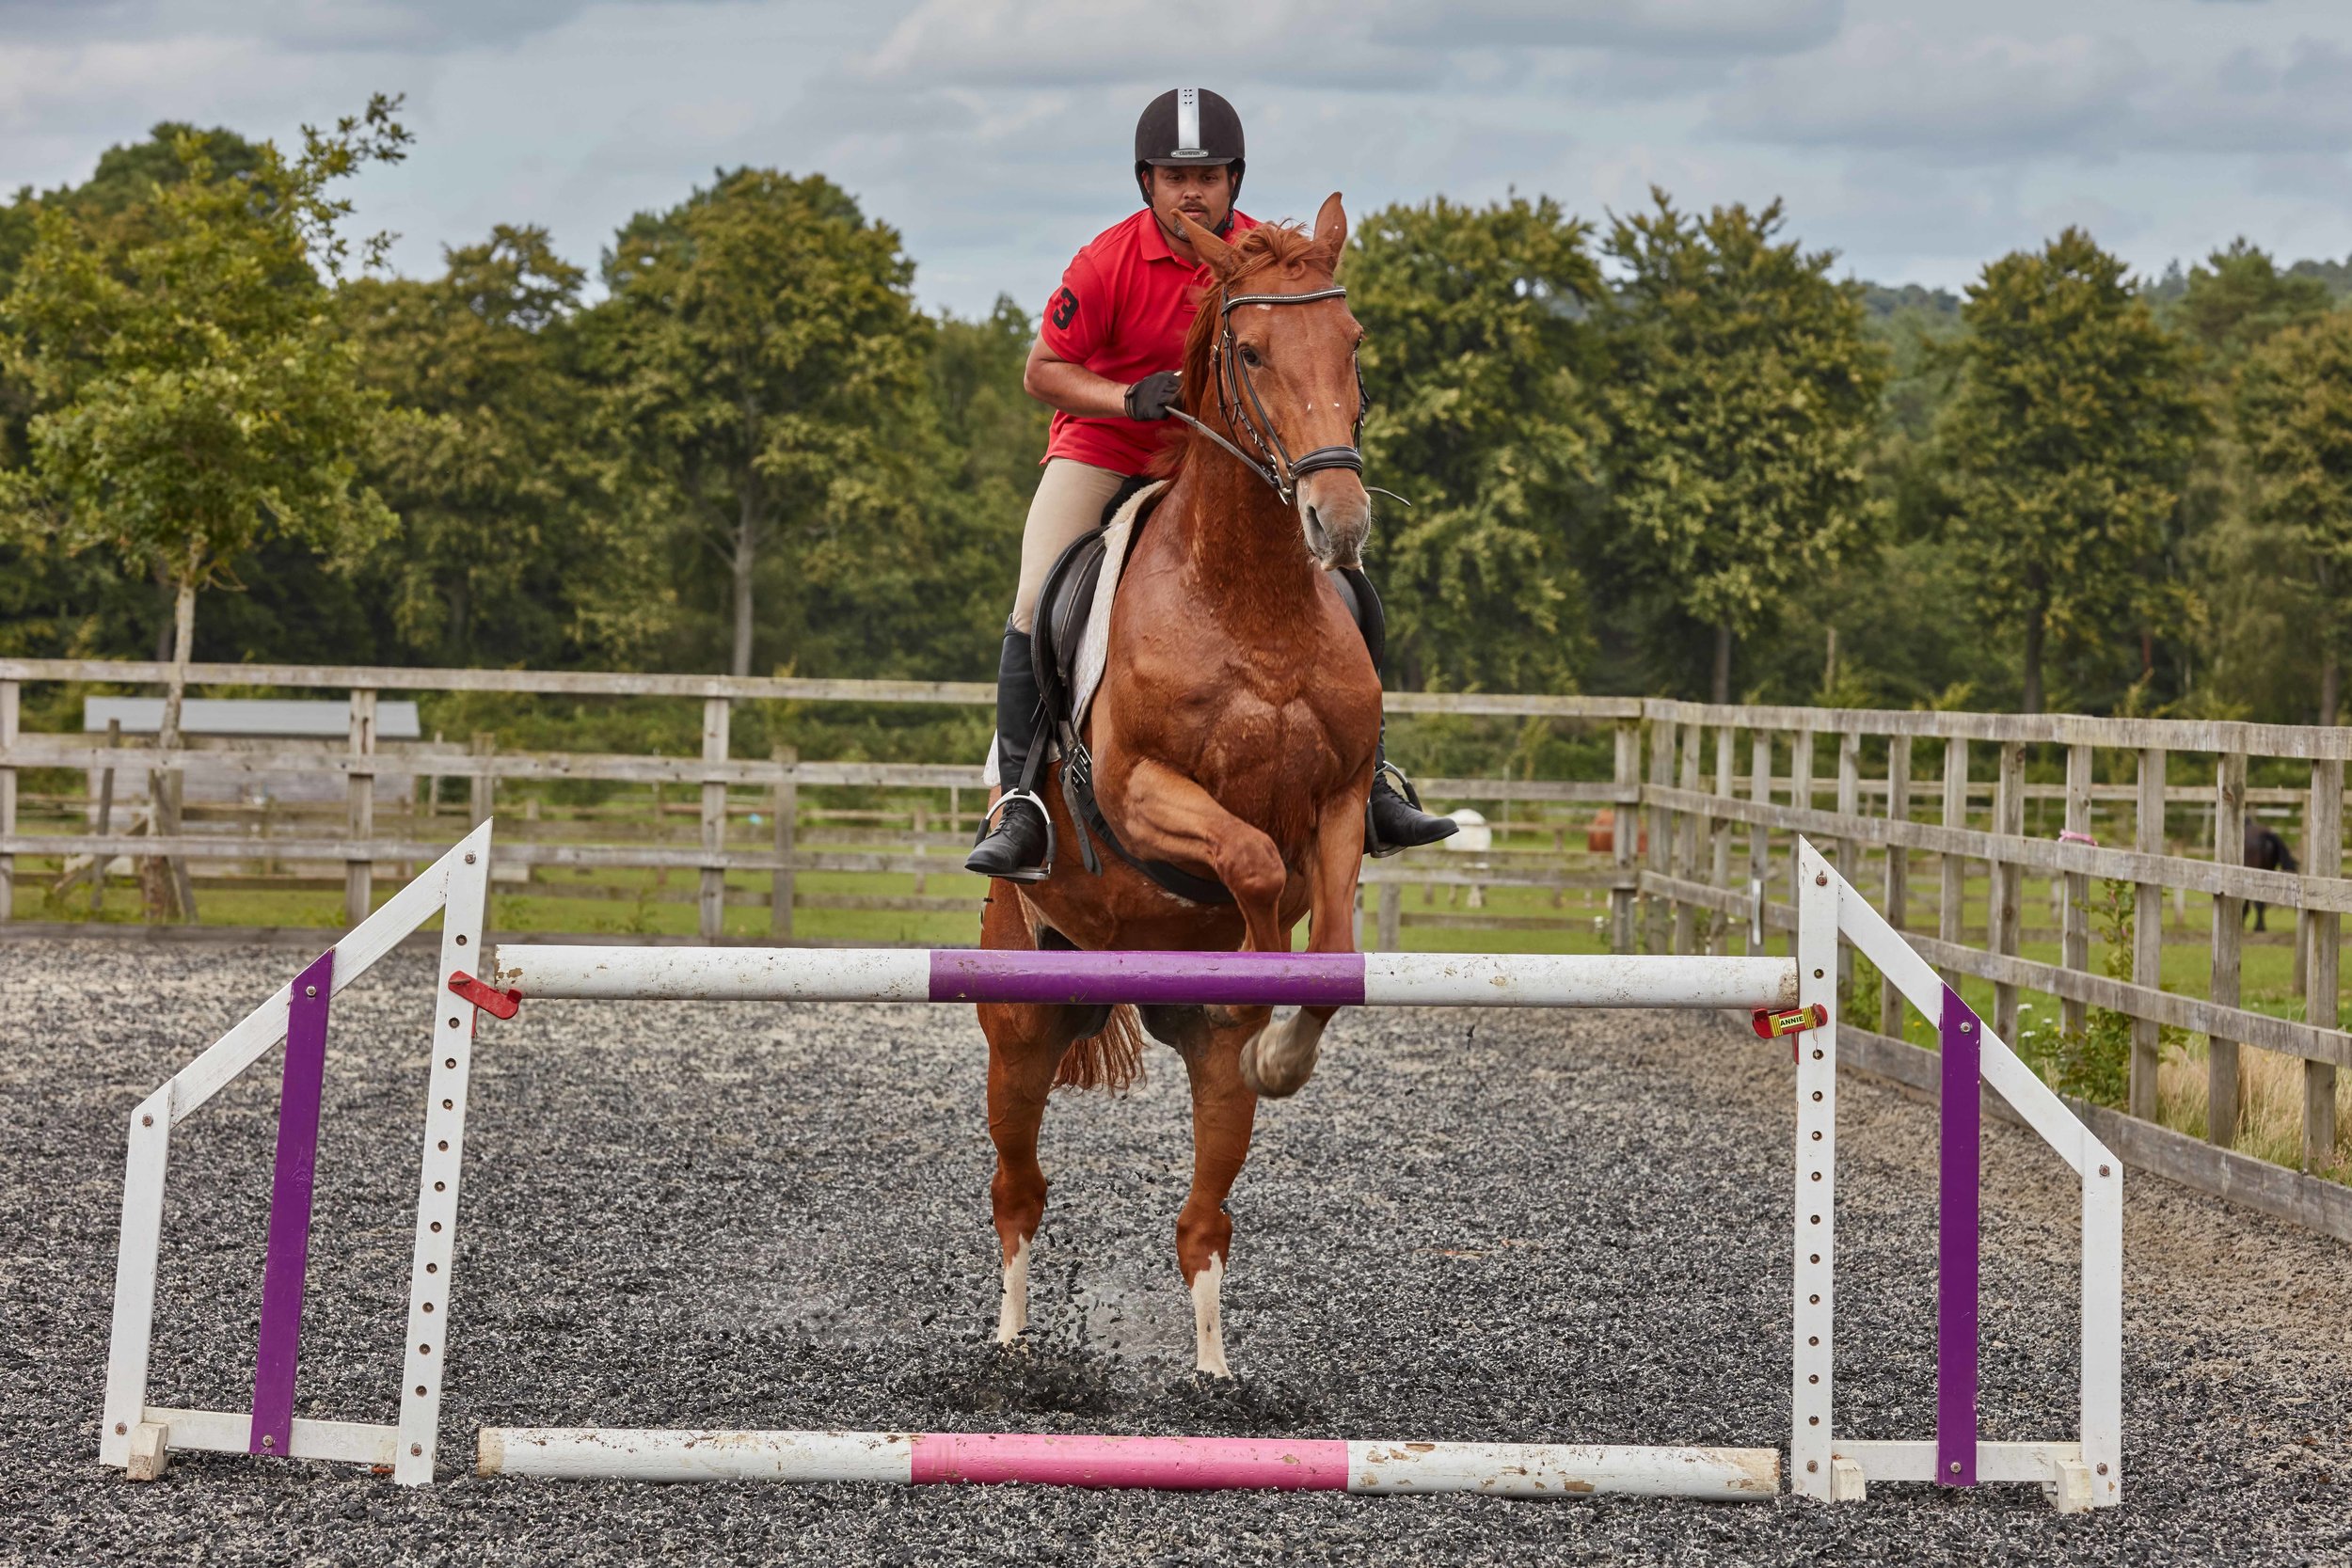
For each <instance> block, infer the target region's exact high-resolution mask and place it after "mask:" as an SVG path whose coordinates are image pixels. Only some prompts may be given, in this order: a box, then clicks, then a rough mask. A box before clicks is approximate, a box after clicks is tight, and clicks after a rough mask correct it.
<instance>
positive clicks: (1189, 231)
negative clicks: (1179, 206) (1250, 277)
mask: <svg viewBox="0 0 2352 1568" xmlns="http://www.w3.org/2000/svg"><path fill="white" fill-rule="evenodd" d="M1176 219H1177V221H1178V222H1179V223H1182V224H1183V225H1184V238H1186V239H1188V240H1190V241H1191V242H1192V250H1193V254H1194V255H1196V256H1198V257H1200V260H1201V261H1202V262H1203V263H1205V264H1206V265H1207V267H1208V269H1209V272H1210V274H1211V275H1212V276H1214V277H1216V280H1217V281H1218V282H1220V283H1221V282H1223V281H1225V279H1227V278H1229V277H1232V276H1233V274H1235V273H1236V272H1239V271H1240V270H1241V259H1240V258H1239V257H1237V256H1235V255H1234V254H1233V247H1232V245H1227V244H1226V243H1225V242H1224V241H1223V240H1220V239H1218V238H1217V237H1216V235H1215V234H1212V233H1210V232H1209V231H1208V230H1206V229H1204V228H1202V227H1201V226H1200V225H1199V224H1197V223H1195V222H1193V221H1192V219H1191V218H1189V217H1187V216H1185V215H1184V214H1182V213H1179V214H1176Z"/></svg>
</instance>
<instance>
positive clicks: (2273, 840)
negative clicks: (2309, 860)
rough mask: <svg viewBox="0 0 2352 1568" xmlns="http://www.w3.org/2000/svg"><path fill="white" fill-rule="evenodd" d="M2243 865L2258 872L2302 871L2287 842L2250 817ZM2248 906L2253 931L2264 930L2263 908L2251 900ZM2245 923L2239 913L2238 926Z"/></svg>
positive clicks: (2243, 915) (2242, 914) (2276, 832)
mask: <svg viewBox="0 0 2352 1568" xmlns="http://www.w3.org/2000/svg"><path fill="white" fill-rule="evenodd" d="M2245 863H2247V864H2248V865H2250V866H2253V867H2254V868H2255V869H2256V870H2258V871H2299V870H2301V869H2302V867H2301V866H2299V865H2297V864H2296V863H2295V851H2294V850H2292V849H2290V848H2288V847H2287V841H2286V840H2285V839H2283V838H2280V836H2279V833H2278V831H2277V830H2276V829H2273V828H2265V827H2264V826H2263V825H2262V824H2261V823H2260V822H2257V821H2255V820H2254V819H2253V818H2252V817H2250V816H2249V817H2248V818H2247V819H2246V862H2245ZM2248 906H2249V908H2250V909H2251V910H2252V911H2254V929H2256V930H2257V931H2260V930H2265V929H2266V928H2267V927H2265V926H2264V925H2263V910H2264V908H2265V906H2264V905H2262V904H2260V903H2256V902H2254V901H2253V900H2251V899H2249V900H2248ZM2245 923H2246V916H2245V914H2244V913H2243V912H2242V911H2241V912H2240V913H2239V915H2238V924H2239V925H2241V926H2242V925H2244V924H2245Z"/></svg>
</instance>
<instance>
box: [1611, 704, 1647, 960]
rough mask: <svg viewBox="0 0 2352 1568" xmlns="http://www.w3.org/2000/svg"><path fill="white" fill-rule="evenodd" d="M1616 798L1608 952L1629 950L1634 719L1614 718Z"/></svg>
mask: <svg viewBox="0 0 2352 1568" xmlns="http://www.w3.org/2000/svg"><path fill="white" fill-rule="evenodd" d="M1615 777H1616V786H1617V798H1616V800H1615V802H1614V803H1613V804H1612V805H1611V806H1610V808H1609V820H1610V822H1611V823H1612V824H1613V829H1612V832H1611V834H1610V840H1609V843H1610V850H1609V863H1610V866H1611V868H1612V870H1613V872H1614V873H1615V876H1616V879H1617V882H1616V885H1615V886H1613V887H1612V888H1610V890H1609V951H1611V952H1612V953H1630V952H1632V951H1633V889H1632V888H1630V887H1629V886H1626V885H1625V884H1626V883H1628V882H1629V881H1630V880H1631V879H1632V877H1633V847H1634V845H1635V844H1636V843H1638V842H1639V835H1640V833H1641V832H1642V812H1641V806H1640V800H1641V795H1642V726H1641V721H1640V720H1638V719H1620V720H1618V721H1617V767H1616V775H1615Z"/></svg>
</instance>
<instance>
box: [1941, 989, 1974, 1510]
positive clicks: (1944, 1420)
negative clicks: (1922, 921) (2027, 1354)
mask: <svg viewBox="0 0 2352 1568" xmlns="http://www.w3.org/2000/svg"><path fill="white" fill-rule="evenodd" d="M1938 1034H1939V1035H1940V1036H1941V1037H1942V1044H1943V1048H1944V1050H1943V1057H1944V1059H1943V1063H1942V1068H1943V1076H1942V1082H1941V1099H1942V1101H1943V1103H1942V1105H1941V1106H1940V1107H1939V1110H1940V1115H1941V1118H1942V1123H1943V1125H1942V1129H1941V1137H1940V1144H1941V1148H1940V1150H1939V1154H1938V1159H1937V1180H1936V1270H1935V1479H1936V1482H1937V1484H1939V1485H1943V1486H1974V1485H1976V1484H1977V1233H1978V1218H1977V1207H1978V1191H1979V1189H1978V1181H1977V1166H1978V1142H1979V1125H1978V1123H1979V1119H1980V1118H1981V1117H1982V1114H1983V1106H1982V1104H1981V1101H1980V1100H1979V1095H1978V1092H1977V1084H1978V1079H1979V1072H1980V1070H1981V1067H1982V1053H1983V1049H1984V1022H1983V1020H1981V1019H1979V1018H1978V1017H1977V1015H1976V1014H1975V1013H1974V1012H1972V1011H1970V1010H1969V1007H1968V1004H1966V1003H1965V1002H1963V1001H1962V1000H1961V999H1960V996H1959V994H1958V993H1957V992H1955V991H1954V990H1952V989H1951V988H1950V987H1949V986H1947V987H1946V988H1944V1016H1943V1021H1942V1025H1941V1027H1940V1029H1939V1030H1938Z"/></svg>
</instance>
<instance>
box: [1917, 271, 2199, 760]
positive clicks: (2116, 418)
mask: <svg viewBox="0 0 2352 1568" xmlns="http://www.w3.org/2000/svg"><path fill="white" fill-rule="evenodd" d="M1962 315H1963V318H1964V320H1965V322H1966V324H1967V327H1968V331H1967V334H1966V336H1965V337H1964V338H1963V339H1962V340H1961V341H1960V342H1959V343H1958V344H1957V345H1956V346H1955V349H1954V354H1955V356H1956V357H1957V359H1958V362H1959V365H1960V383H1959V388H1958V390H1957V391H1956V392H1955V394H1954V396H1953V399H1952V401H1951V403H1950V404H1949V405H1948V406H1947V409H1946V411H1945V419H1944V424H1943V429H1942V431H1941V432H1940V433H1939V436H1940V445H1941V449H1942V452H1943V456H1944V466H1945V469H1946V472H1947V477H1948V480H1949V483H1950V484H1951V486H1952V491H1953V503H1954V504H1953V512H1952V520H1951V527H1952V530H1953V537H1954V540H1955V542H1956V543H1957V545H1958V546H1959V547H1960V550H1961V557H1962V560H1963V564H1964V565H1965V566H1966V568H1967V570H1968V572H1969V575H1970V577H1971V578H1973V579H1974V588H1975V592H1974V594H1972V595H1971V598H1970V601H1969V609H1970V610H1971V611H1972V612H1973V613H1974V614H1975V615H1976V616H1977V617H1978V619H1979V621H1981V622H1982V623H1983V624H1985V625H1986V626H1988V627H1989V628H1990V629H1994V630H2008V629H2010V628H2011V627H2014V628H2016V629H2017V632H2018V635H2020V637H2021V638H2022V641H2023V653H2024V666H2023V676H2024V694H2023V701H2024V706H2025V709H2026V712H2028V713H2039V712H2041V711H2042V702H2043V690H2044V687H2043V682H2044V663H2045V657H2046V655H2047V653H2048V651H2049V648H2050V645H2051V644H2052V643H2053V642H2055V643H2056V645H2057V646H2058V648H2060V649H2062V650H2067V651H2075V652H2090V651H2104V650H2107V649H2110V648H2111V647H2112V645H2113V644H2114V642H2115V641H2117V640H2118V639H2119V638H2120V637H2122V635H2123V634H2125V633H2126V632H2128V630H2129V629H2130V628H2132V627H2133V626H2137V625H2140V624H2142V623H2143V622H2144V621H2146V620H2148V619H2150V618H2154V617H2159V616H2161V614H2162V613H2163V611H2164V610H2165V609H2166V608H2167V607H2168V606H2169V607H2170V608H2171V609H2173V610H2175V611H2176V612H2177V610H2178V609H2179V602H2178V600H2179V590H2178V585H2177V583H2175V582H2174V581H2172V580H2171V579H2170V578H2169V577H2167V576H2166V575H2164V574H2163V573H2162V571H2161V564H2160V563H2161V554H2162V546H2163V543H2164V525H2165V521H2166V519H2167V517H2168V516H2169V515H2170V514H2171V512H2172V510H2173V508H2174V507H2175V505H2177V504H2178V502H2179V500H2180V498H2181V491H2182V485H2183V483H2184V480H2185V477H2186V471H2187V467H2188V463H2189V458H2190V455H2191V453H2192V452H2193V451H2194V450H2195V447H2196V443H2197V437H2198V433H2199V431H2200V430H2201V428H2202V427H2203V425H2204V422H2205V420H2204V415H2203V413H2202V411H2201V405H2200V404H2199V401H2198V398H2197V395H2196V391H2195V388H2193V386H2192V385H2191V383H2190V380H2189V375H2188V364H2187V351H2186V350H2185V347H2184V346H2183V345H2182V344H2181V343H2180V342H2179V341H2178V340H2175V339H2174V338H2172V337H2170V336H2169V334H2167V333H2166V332H2165V330H2164V329H2163V328H2162V327H2161V326H2159V325H2157V323H2156V319H2155V316H2154V314H2153V312H2152V311H2151V310H2150V309H2149V307H2148V305H2147V303H2146V302H2145V301H2144V300H2142V299H2140V298H2138V297H2137V296H2136V295H2135V294H2134V293H2133V291H2132V288H2131V285H2130V283H2129V281H2128V280H2127V279H2126V277H2125V276H2124V268H2123V263H2122V261H2118V260H2117V259H2116V258H2114V257H2112V256H2110V255H2108V254H2107V253H2106V251H2104V250H2101V249H2100V248H2099V246H2098V245H2096V244H2094V243H2093V242H2092V240H2091V238H2090V235H2089V234H2087V233H2085V232H2083V231H2082V230H2079V229H2069V230H2066V231H2065V232H2064V233H2062V234H2060V235H2059V236H2058V238H2057V239H2055V240H2052V241H2051V242H2050V243H2049V244H2048V245H2047V246H2045V247H2044V248H2043V249H2042V250H2041V251H2038V252H2029V251H2016V252H2012V253H2011V254H2010V255H2008V256H2005V257H2003V258H2001V259H2000V260H1999V261H1994V262H1992V263H1991V264H1990V265H1988V266H1987V267H1986V268H1985V269H1984V274H1983V277H1981V278H1979V280H1978V281H1977V282H1976V283H1974V284H1972V285H1970V287H1969V289H1968V302H1967V304H1966V305H1965V306H1963V309H1962Z"/></svg>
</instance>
